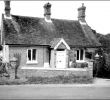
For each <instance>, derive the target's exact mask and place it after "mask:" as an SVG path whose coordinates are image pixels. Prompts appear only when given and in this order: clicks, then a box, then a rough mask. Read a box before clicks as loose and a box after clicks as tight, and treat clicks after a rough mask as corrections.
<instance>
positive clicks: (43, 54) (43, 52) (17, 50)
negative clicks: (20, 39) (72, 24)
mask: <svg viewBox="0 0 110 100" xmlns="http://www.w3.org/2000/svg"><path fill="white" fill-rule="evenodd" d="M30 48H35V49H37V61H38V63H37V64H27V63H26V62H27V49H30ZM14 54H19V55H20V57H21V60H20V67H44V63H47V62H49V54H48V49H47V48H45V47H43V46H42V47H40V46H35V47H18V46H17V47H12V46H11V47H9V58H10V59H11V58H12V57H13V56H14Z"/></svg>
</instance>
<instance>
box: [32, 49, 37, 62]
mask: <svg viewBox="0 0 110 100" xmlns="http://www.w3.org/2000/svg"><path fill="white" fill-rule="evenodd" d="M32 54H33V55H32V60H36V49H33V50H32Z"/></svg>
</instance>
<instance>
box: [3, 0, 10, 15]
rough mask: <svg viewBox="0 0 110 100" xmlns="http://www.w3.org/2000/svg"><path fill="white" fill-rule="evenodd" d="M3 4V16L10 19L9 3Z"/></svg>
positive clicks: (7, 1)
mask: <svg viewBox="0 0 110 100" xmlns="http://www.w3.org/2000/svg"><path fill="white" fill-rule="evenodd" d="M4 3H5V15H6V17H10V10H11V8H10V1H9V0H6V1H4Z"/></svg>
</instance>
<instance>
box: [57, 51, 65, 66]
mask: <svg viewBox="0 0 110 100" xmlns="http://www.w3.org/2000/svg"><path fill="white" fill-rule="evenodd" d="M56 68H66V50H63V51H56Z"/></svg>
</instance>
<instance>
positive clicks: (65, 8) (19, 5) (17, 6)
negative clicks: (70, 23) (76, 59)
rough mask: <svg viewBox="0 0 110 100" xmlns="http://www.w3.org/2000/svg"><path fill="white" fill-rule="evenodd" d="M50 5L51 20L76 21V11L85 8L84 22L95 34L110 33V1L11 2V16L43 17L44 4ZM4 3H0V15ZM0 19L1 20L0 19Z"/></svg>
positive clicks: (2, 11)
mask: <svg viewBox="0 0 110 100" xmlns="http://www.w3.org/2000/svg"><path fill="white" fill-rule="evenodd" d="M48 2H49V3H51V4H52V7H51V14H52V15H51V18H56V19H67V20H78V18H77V17H78V11H77V9H78V8H79V7H81V5H82V3H84V5H85V6H86V13H85V14H86V22H87V24H88V25H89V26H90V27H91V28H92V29H94V30H96V32H98V33H101V34H108V33H110V1H52V0H51V1H47V0H46V1H11V14H13V15H21V16H32V17H44V8H43V6H44V4H45V3H48ZM2 13H4V2H3V1H0V15H1V14H2ZM0 19H1V18H0Z"/></svg>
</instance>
